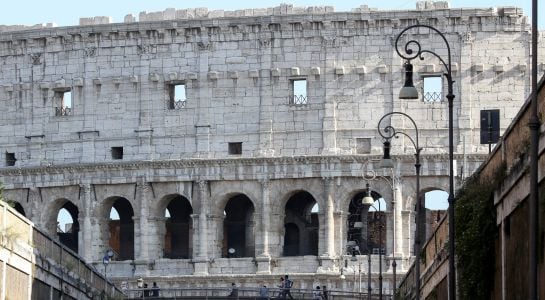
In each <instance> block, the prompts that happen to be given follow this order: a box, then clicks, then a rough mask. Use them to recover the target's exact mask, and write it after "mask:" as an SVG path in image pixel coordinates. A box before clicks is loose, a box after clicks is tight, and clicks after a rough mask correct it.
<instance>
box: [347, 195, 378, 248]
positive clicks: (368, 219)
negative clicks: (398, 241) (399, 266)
mask: <svg viewBox="0 0 545 300" xmlns="http://www.w3.org/2000/svg"><path fill="white" fill-rule="evenodd" d="M366 195H367V192H365V191H364V192H360V193H357V194H356V195H355V196H354V197H353V198H352V200H351V201H350V204H349V207H348V220H347V221H348V224H347V241H346V247H347V249H346V254H351V255H360V254H369V253H371V254H378V253H379V252H380V251H382V253H384V249H385V244H386V242H385V240H386V210H387V207H386V201H385V200H384V198H382V196H381V195H380V194H378V193H376V192H373V191H372V192H371V196H372V197H373V199H375V202H374V203H373V205H363V204H362V199H363V197H365V196H366Z"/></svg>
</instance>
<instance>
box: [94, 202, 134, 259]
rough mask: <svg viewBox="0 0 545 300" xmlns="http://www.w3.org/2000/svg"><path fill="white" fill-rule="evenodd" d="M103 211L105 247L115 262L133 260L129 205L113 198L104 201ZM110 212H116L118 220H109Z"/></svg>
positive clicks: (132, 232)
mask: <svg viewBox="0 0 545 300" xmlns="http://www.w3.org/2000/svg"><path fill="white" fill-rule="evenodd" d="M103 210H104V211H103V219H104V220H105V221H106V222H103V225H102V226H104V231H105V232H106V234H105V235H104V237H105V238H104V239H103V240H107V241H108V242H107V244H106V245H107V246H106V247H107V248H109V249H112V250H113V251H114V253H115V255H114V259H116V260H131V259H134V220H133V218H134V210H133V208H132V205H131V203H130V202H129V200H127V199H126V198H123V197H119V196H113V197H109V198H107V199H106V200H105V203H104V206H103ZM112 210H115V211H116V212H117V214H118V216H119V219H111V218H110V215H111V213H112ZM104 231H103V232H104Z"/></svg>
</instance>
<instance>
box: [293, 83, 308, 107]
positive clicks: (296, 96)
mask: <svg viewBox="0 0 545 300" xmlns="http://www.w3.org/2000/svg"><path fill="white" fill-rule="evenodd" d="M290 104H295V105H305V104H308V96H307V80H306V79H292V80H290Z"/></svg>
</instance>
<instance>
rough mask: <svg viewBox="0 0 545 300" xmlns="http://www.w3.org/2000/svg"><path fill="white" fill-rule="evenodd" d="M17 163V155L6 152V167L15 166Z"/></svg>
mask: <svg viewBox="0 0 545 300" xmlns="http://www.w3.org/2000/svg"><path fill="white" fill-rule="evenodd" d="M16 161H17V159H16V158H15V153H10V152H6V166H8V167H12V166H15V162H16Z"/></svg>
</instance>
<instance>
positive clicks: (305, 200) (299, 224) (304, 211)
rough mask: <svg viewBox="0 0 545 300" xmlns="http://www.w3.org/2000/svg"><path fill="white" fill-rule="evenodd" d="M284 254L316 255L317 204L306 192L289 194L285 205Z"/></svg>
mask: <svg viewBox="0 0 545 300" xmlns="http://www.w3.org/2000/svg"><path fill="white" fill-rule="evenodd" d="M285 211H286V215H285V218H284V229H285V231H284V256H300V255H318V230H319V221H318V213H319V206H318V203H317V202H316V200H314V197H312V195H311V194H309V193H308V192H304V191H301V192H298V193H296V194H295V195H293V196H291V197H290V199H289V200H288V202H286V207H285Z"/></svg>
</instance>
